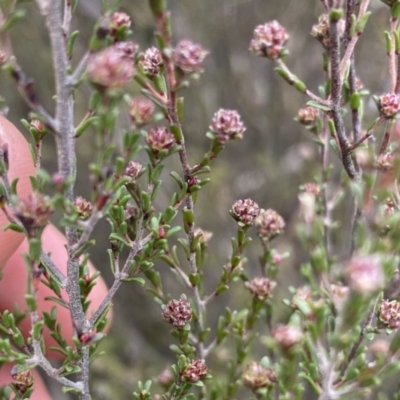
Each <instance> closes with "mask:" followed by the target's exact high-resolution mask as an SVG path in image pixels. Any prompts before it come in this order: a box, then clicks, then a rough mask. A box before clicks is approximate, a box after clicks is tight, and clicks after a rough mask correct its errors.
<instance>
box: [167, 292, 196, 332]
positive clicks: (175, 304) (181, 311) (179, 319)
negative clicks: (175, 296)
mask: <svg viewBox="0 0 400 400" xmlns="http://www.w3.org/2000/svg"><path fill="white" fill-rule="evenodd" d="M162 315H163V317H164V319H166V320H167V321H168V322H169V323H170V324H171V325H173V326H174V327H175V328H178V329H181V328H183V327H184V326H185V324H186V323H187V322H189V321H190V320H191V319H192V308H191V307H190V303H189V302H188V301H187V299H186V296H185V295H182V296H181V298H180V299H179V300H171V301H170V302H168V304H167V305H164V306H163V313H162Z"/></svg>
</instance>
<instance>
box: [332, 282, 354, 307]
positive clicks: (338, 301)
mask: <svg viewBox="0 0 400 400" xmlns="http://www.w3.org/2000/svg"><path fill="white" fill-rule="evenodd" d="M349 292H350V289H349V288H348V287H347V286H343V285H334V284H332V285H331V299H332V303H333V305H334V306H335V309H336V311H338V312H339V311H340V310H341V309H342V307H343V305H344V303H345V301H346V299H347V298H348V296H349Z"/></svg>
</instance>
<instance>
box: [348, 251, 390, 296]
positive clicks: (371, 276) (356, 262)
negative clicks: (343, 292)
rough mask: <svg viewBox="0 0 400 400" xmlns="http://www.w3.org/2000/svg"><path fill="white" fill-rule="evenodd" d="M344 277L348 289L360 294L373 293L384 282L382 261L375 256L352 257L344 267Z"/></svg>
mask: <svg viewBox="0 0 400 400" xmlns="http://www.w3.org/2000/svg"><path fill="white" fill-rule="evenodd" d="M345 276H346V279H347V283H348V285H349V287H350V289H351V290H353V291H355V292H357V293H360V294H371V293H374V292H376V291H378V290H380V289H382V287H383V286H384V282H385V277H384V275H383V270H382V261H381V258H380V256H379V255H377V254H373V255H369V256H355V257H353V258H352V259H351V260H350V261H349V262H348V263H347V265H346V268H345Z"/></svg>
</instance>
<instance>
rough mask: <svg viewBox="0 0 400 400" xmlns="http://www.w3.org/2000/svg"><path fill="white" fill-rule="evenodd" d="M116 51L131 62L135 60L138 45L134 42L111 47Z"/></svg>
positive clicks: (119, 43) (120, 43)
mask: <svg viewBox="0 0 400 400" xmlns="http://www.w3.org/2000/svg"><path fill="white" fill-rule="evenodd" d="M113 47H114V48H115V49H116V50H118V51H120V52H121V53H122V55H123V56H124V57H126V58H127V59H129V60H132V62H133V61H134V59H135V56H136V54H137V52H138V51H139V45H138V44H137V43H135V42H132V41H129V42H118V43H116V44H115V45H114V46H113Z"/></svg>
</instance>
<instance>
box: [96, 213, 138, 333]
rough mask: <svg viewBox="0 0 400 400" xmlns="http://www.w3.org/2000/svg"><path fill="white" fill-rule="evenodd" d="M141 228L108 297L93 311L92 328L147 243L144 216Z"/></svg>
mask: <svg viewBox="0 0 400 400" xmlns="http://www.w3.org/2000/svg"><path fill="white" fill-rule="evenodd" d="M138 225H139V230H138V234H137V238H136V240H135V242H134V243H133V244H132V247H131V250H130V252H129V255H128V257H127V258H126V260H125V263H124V266H123V267H122V270H121V272H117V273H116V274H115V279H114V283H113V284H112V286H111V288H110V289H109V291H108V293H107V295H106V297H105V298H104V300H103V301H102V302H101V304H100V306H99V308H98V309H97V310H96V311H95V312H94V313H93V315H92V317H91V318H90V320H89V324H90V328H91V329H93V327H94V326H95V325H96V323H97V321H98V319H99V318H100V317H101V316H102V315H103V313H104V311H105V310H106V309H107V308H108V307H109V306H110V305H111V302H112V299H113V298H114V296H115V294H116V293H117V291H118V289H119V288H120V286H121V285H122V282H123V281H124V279H125V278H128V276H129V269H130V267H131V262H132V261H133V260H134V259H135V257H136V255H137V254H138V252H139V251H140V250H141V249H142V248H143V246H144V245H145V241H144V240H142V237H143V232H144V226H143V218H141V219H140V220H139V223H138Z"/></svg>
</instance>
